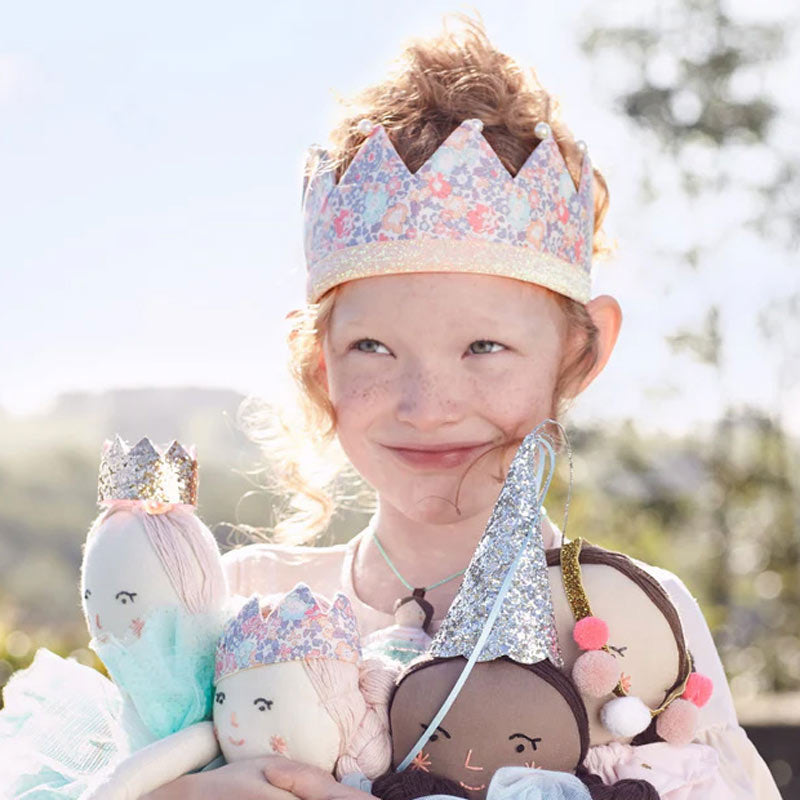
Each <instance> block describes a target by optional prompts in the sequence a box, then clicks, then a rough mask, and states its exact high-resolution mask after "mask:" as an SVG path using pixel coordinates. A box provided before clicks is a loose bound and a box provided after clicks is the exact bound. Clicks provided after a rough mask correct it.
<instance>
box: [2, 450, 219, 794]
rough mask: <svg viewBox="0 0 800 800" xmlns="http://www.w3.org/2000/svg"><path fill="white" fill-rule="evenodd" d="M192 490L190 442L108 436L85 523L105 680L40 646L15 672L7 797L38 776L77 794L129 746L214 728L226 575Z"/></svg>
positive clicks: (6, 716)
mask: <svg viewBox="0 0 800 800" xmlns="http://www.w3.org/2000/svg"><path fill="white" fill-rule="evenodd" d="M196 502H197V461H196V459H195V457H194V454H193V452H189V451H187V450H185V449H184V448H183V447H182V446H181V445H179V444H178V443H177V442H173V443H172V445H171V446H170V447H169V448H167V449H166V450H165V451H163V452H162V451H160V450H159V449H157V448H156V447H155V446H154V445H153V444H152V443H151V442H150V440H148V439H142V440H141V441H140V442H139V443H138V444H136V445H135V446H133V447H129V446H128V445H127V444H125V442H123V441H122V439H120V438H119V437H116V439H115V440H114V442H113V443H108V442H107V443H106V445H105V447H104V451H103V455H102V459H101V465H100V477H99V484H98V503H99V504H100V505H101V507H103V511H102V512H101V513H100V515H99V517H98V518H97V519H96V520H95V521H94V523H93V524H92V526H91V528H90V530H89V534H88V536H87V541H86V545H85V551H84V559H83V565H82V570H81V597H82V603H83V610H84V614H85V616H86V620H87V624H88V627H89V630H90V633H91V635H92V640H91V643H90V644H91V646H92V647H93V649H94V650H95V651H96V652H97V653H98V655H99V656H100V658H101V659H102V660H103V662H104V664H105V666H106V668H107V670H108V673H109V675H110V676H111V678H112V681H109V680H108V679H107V678H105V677H103V676H102V675H100V673H98V672H96V671H95V670H93V669H91V668H89V667H83V666H81V665H79V664H75V663H74V662H71V661H69V660H64V659H61V658H59V657H58V656H56V655H54V654H52V653H50V652H49V651H46V650H40V651H39V652H38V653H37V655H36V657H35V659H34V663H33V664H32V665H31V667H30V668H29V669H28V670H24V671H22V672H20V673H17V674H16V675H15V676H13V678H12V680H11V681H10V682H9V684H8V686H7V687H6V690H5V692H4V702H5V710H4V711H3V712H2V715H0V739H2V741H3V745H4V750H5V755H4V760H7V762H8V768H7V769H5V765H3V766H4V769H3V771H2V775H3V778H4V779H5V781H6V786H10V787H13V788H12V790H11V791H12V796H21V797H24V796H26V795H25V792H28V791H31V792H33V791H35V790H41V791H44V789H45V787H46V788H47V789H48V790H50V789H52V790H53V791H55V790H58V791H59V792H60V793H61V794H60V795H58V796H64V797H81V798H83V797H86V796H89V795H90V794H91V792H92V791H93V788H92V787H95V786H98V785H101V784H102V783H103V782H104V781H105V780H106V779H107V778H108V775H109V774H111V773H112V772H113V770H114V769H115V768H116V767H117V766H118V765H119V764H120V763H121V762H122V761H123V760H124V759H125V758H127V757H128V756H129V755H130V754H131V753H132V752H135V751H137V750H139V749H140V748H142V747H145V746H146V745H148V744H150V743H151V742H153V741H155V740H158V739H160V738H162V737H164V736H168V735H171V734H175V733H176V732H180V735H181V736H183V737H185V738H186V739H187V740H191V741H193V740H194V739H195V738H196V737H197V736H198V732H199V730H201V729H202V728H203V727H207V728H208V729H209V730H210V728H211V722H210V721H208V720H209V718H210V716H211V703H212V694H213V671H214V647H215V644H216V642H217V640H218V638H219V635H220V632H221V630H222V623H223V622H224V613H225V612H224V608H223V604H224V602H225V600H226V597H227V587H226V582H225V577H224V573H223V569H222V563H221V560H220V555H219V550H218V549H217V545H216V542H215V540H214V537H213V536H212V534H211V532H210V531H209V530H208V528H207V527H206V526H205V525H204V524H203V523H202V522H201V521H200V519H199V518H198V517H197V516H196V515H195V513H194V508H195V505H196ZM204 720H206V721H205V722H204ZM198 726H199V728H198ZM217 753H218V749H217V748H216V746H214V747H213V748H206V749H204V750H202V751H200V750H197V751H195V756H196V759H195V760H194V761H186V760H184V762H183V764H182V766H183V767H184V769H185V771H189V770H191V769H196V768H198V767H199V766H202V765H204V764H205V763H207V762H208V761H210V760H211V759H213V758H214V757H215V755H216V754H217Z"/></svg>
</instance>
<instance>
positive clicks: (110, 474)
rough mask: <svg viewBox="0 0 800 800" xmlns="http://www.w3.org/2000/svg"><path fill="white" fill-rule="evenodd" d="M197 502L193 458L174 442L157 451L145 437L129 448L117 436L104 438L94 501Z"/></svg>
mask: <svg viewBox="0 0 800 800" xmlns="http://www.w3.org/2000/svg"><path fill="white" fill-rule="evenodd" d="M115 500H130V501H142V502H145V503H148V504H162V503H174V504H183V505H190V506H195V505H197V458H196V456H195V450H194V447H190V448H189V449H188V450H186V449H184V447H183V446H182V445H181V444H179V443H178V442H177V441H174V442H172V444H171V445H170V446H169V447H168V448H167V449H166V450H165V451H164V452H161V451H160V450H159V449H158V448H157V447H156V446H155V445H154V444H153V443H152V442H151V441H150V439H148V438H147V437H144V438H143V439H141V440H140V441H138V442H137V443H136V444H135V445H133V447H131V446H130V445H128V444H127V443H126V442H125V441H124V440H123V439H122V438H121V437H120V436H116V437H114V440H113V441H106V443H105V445H104V446H103V454H102V457H101V459H100V475H99V478H98V481H97V502H98V504H100V505H108V504H109V503H112V502H114V501H115Z"/></svg>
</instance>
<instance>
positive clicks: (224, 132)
mask: <svg viewBox="0 0 800 800" xmlns="http://www.w3.org/2000/svg"><path fill="white" fill-rule="evenodd" d="M642 5H643V4H640V3H633V2H621V3H620V2H618V3H616V4H615V3H610V4H608V5H607V6H606V5H604V6H603V8H604V9H606V8H608V9H609V11H608V13H610V14H612V13H616V15H617V18H619V19H623V20H628V19H629V18H630V19H631V20H633V19H635V15H636V14H641V13H648V12H647V9H643V8H642ZM730 6H731V9H732V11H735V12H736V13H737V14H740V15H747V14H749V15H752V14H754V13H755V12H754V11H753V4H752V3H750V4H748V3H743V2H739V0H737V2H735V3H733V4H730ZM790 7H791V4H790V3H788V2H784V0H772V2H764V3H761V4H758V11H757V13H758V15H759V17H766V18H769V17H770V16H773V17H785V16H786V14H787V13H788V9H789V8H790ZM469 8H477V9H478V10H479V11H480V13H481V14H482V16H483V19H484V22H485V24H486V27H487V29H488V31H489V34H490V36H491V37H492V39H493V40H494V42H495V44H496V45H497V46H498V47H499V48H500V49H501V50H504V51H506V52H508V53H509V54H510V55H512V56H514V57H516V58H518V59H519V60H520V61H522V62H524V63H526V64H531V65H534V66H535V67H536V69H537V71H538V73H539V76H540V78H541V79H542V81H543V83H544V84H545V86H547V87H548V88H549V89H551V90H552V91H554V92H555V93H556V94H557V95H558V96H559V97H560V99H561V102H562V106H563V109H564V115H565V118H566V119H567V121H568V124H569V125H570V127H571V128H572V130H573V131H574V132H575V133H576V135H577V136H578V137H579V138H582V139H584V140H586V141H587V143H588V145H589V150H590V153H591V156H592V159H593V163H596V164H598V165H599V166H600V167H601V169H602V170H603V172H604V174H605V175H606V177H607V179H608V181H609V184H610V186H611V195H612V205H611V212H610V214H609V217H608V224H607V226H606V227H607V229H608V232H609V234H611V235H612V236H613V237H614V238H616V240H617V241H618V254H617V256H616V257H615V259H614V260H613V261H612V262H611V263H609V264H604V265H601V266H600V267H599V268H598V270H597V274H596V278H595V293H604V292H607V293H611V294H614V295H615V296H616V297H617V298H618V299H619V300H620V302H621V304H622V307H623V311H624V314H625V322H624V325H623V331H622V335H621V338H620V341H619V344H618V347H617V351H616V352H615V354H614V356H613V358H612V360H611V362H610V364H609V366H608V367H607V369H606V371H605V372H604V373H603V375H601V376H600V378H599V379H598V380H597V381H596V382H595V384H594V385H593V386H592V387H590V389H589V390H588V391H587V393H586V394H585V396H584V397H583V398H581V400H580V402H579V404H578V407H577V410H576V415H577V416H578V417H580V418H583V419H611V418H614V419H619V418H624V417H631V418H633V419H636V420H638V421H641V422H645V423H647V424H648V425H650V426H655V427H662V428H665V429H670V430H684V429H686V428H688V427H691V426H694V425H698V424H699V425H702V424H704V423H706V422H708V421H709V420H712V419H713V418H714V416H715V415H716V414H717V413H718V411H719V409H720V407H721V406H722V405H724V404H727V403H731V402H732V403H740V404H744V403H751V404H756V405H759V406H761V407H763V408H765V409H767V410H774V409H775V408H777V407H778V406H781V407H782V409H783V413H784V416H785V419H786V421H787V423H788V424H789V425H790V427H791V428H792V429H793V430H796V431H797V432H798V433H800V392H798V389H797V383H795V385H794V389H793V390H791V389H790V390H789V391H786V390H785V387H786V385H787V381H786V379H785V375H784V377H783V384H781V383H780V380H781V375H782V374H783V373H781V372H780V365H781V358H782V352H783V351H781V350H780V349H779V348H778V347H776V346H775V345H765V344H764V343H763V341H762V340H761V339H760V338H759V334H758V331H757V311H758V309H759V308H761V307H763V306H764V305H766V304H767V303H769V302H770V301H771V300H773V299H776V298H780V297H783V296H786V295H787V294H790V293H791V292H792V291H796V290H797V288H798V284H799V283H800V281H798V270H797V258H796V254H794V255H792V254H790V253H787V251H786V250H785V249H782V248H781V247H779V246H776V245H771V244H769V243H767V242H765V241H763V240H761V239H759V238H758V237H757V236H755V235H752V234H749V235H748V234H746V233H741V232H737V235H736V236H732V235H731V233H730V231H731V228H732V227H733V228H734V229H735V226H736V219H737V214H739V213H741V206H740V203H739V202H738V200H737V198H726V197H719V198H712V199H711V201H710V202H709V203H707V205H706V206H705V207H697V206H694V205H692V204H690V203H687V202H686V201H685V199H684V198H682V196H681V195H680V193H679V192H678V191H677V189H676V188H675V183H676V175H677V165H676V164H674V163H671V162H670V161H669V160H664V159H662V160H661V161H658V160H655V161H654V160H653V157H652V150H649V149H648V141H647V139H646V137H645V136H644V134H642V132H641V131H637V130H635V129H632V128H631V126H630V125H629V124H628V123H627V122H626V121H625V120H624V119H622V117H621V116H620V114H619V113H618V112H617V111H615V109H614V108H613V103H612V98H613V96H614V94H615V93H618V92H619V91H620V89H621V88H624V85H625V80H626V78H625V75H626V71H625V69H624V67H625V65H624V64H622V63H621V62H620V58H619V57H618V58H617V59H616V60H615V59H614V58H613V57H611V58H607V59H606V60H605V61H602V62H590V61H588V60H587V59H586V58H585V57H584V56H583V55H582V54H581V52H580V51H579V47H578V44H579V38H580V35H581V33H582V32H583V31H584V30H585V27H586V25H587V20H589V19H591V18H595V19H596V18H597V17H596V14H597V8H598V4H592V3H588V2H565V3H561V4H555V3H545V2H533V1H531V2H527V1H526V2H519V0H517V2H509V0H493V2H491V3H489V2H482V3H481V2H479V3H476V4H475V5H474V6H471V7H468V6H459V5H457V4H454V3H451V2H439V0H426V2H394V3H388V2H376V1H375V0H370V2H367V1H366V0H351V2H349V3H347V4H346V6H336V5H334V4H331V3H323V2H320V1H319V0H305V2H303V3H290V2H269V3H267V2H257V1H256V0H250V1H249V2H242V1H238V0H233V2H230V3H226V4H224V6H223V4H219V3H209V2H186V1H185V0H174V1H173V2H170V3H155V2H149V1H145V2H139V3H136V4H109V3H104V2H83V1H82V0H76V2H73V3H69V4H63V3H56V2H39V1H38V0H31V1H30V2H26V3H11V2H5V0H0V303H2V306H0V308H1V309H2V313H1V314H0V341H2V343H3V344H2V345H0V409H3V410H5V411H9V412H11V413H15V414H26V413H31V412H36V411H39V410H43V409H46V408H47V406H48V404H49V403H51V402H52V401H53V399H54V398H55V397H56V396H57V395H58V394H59V393H61V392H65V391H102V390H105V389H110V388H120V387H142V386H183V385H192V386H207V387H225V388H232V389H236V390H239V391H241V392H244V393H259V394H264V395H266V396H268V397H269V396H270V395H271V393H272V391H273V389H274V387H275V386H276V385H278V384H279V383H280V382H282V381H283V379H284V373H285V348H284V345H283V339H284V331H285V327H284V325H285V323H284V317H285V314H286V312H287V311H288V310H290V309H291V308H294V307H297V306H298V305H299V304H301V303H302V301H303V289H304V280H305V279H304V266H303V258H302V248H301V220H300V214H299V206H300V186H301V181H300V171H301V165H302V161H303V155H304V151H305V148H306V146H307V145H308V144H311V143H313V142H324V140H325V138H326V136H327V131H328V129H329V128H330V126H331V124H332V123H333V122H334V120H335V116H336V112H337V104H336V93H337V92H338V93H339V94H341V95H344V96H346V95H348V94H350V93H352V92H354V91H356V90H358V89H359V88H361V87H363V86H365V85H366V84H368V83H369V82H370V81H372V80H377V79H380V78H381V77H382V75H383V74H384V72H385V70H386V68H387V66H388V64H389V62H390V60H391V59H392V58H393V57H395V56H396V55H397V54H399V52H400V50H401V47H402V44H403V42H404V41H405V40H407V39H408V38H409V37H410V36H416V35H425V34H432V33H435V32H436V31H437V30H438V28H439V24H440V20H441V17H442V14H444V13H446V12H449V11H457V10H469ZM343 9H344V10H343ZM613 9H616V11H613ZM604 13H606V11H605V10H604ZM593 15H594V16H593ZM793 42H794V43H795V44H797V42H798V38H797V36H794V39H793ZM798 73H800V60H799V59H798V48H797V47H794V48H790V50H789V54H788V56H787V60H786V62H785V64H784V65H783V67H782V68H781V69H780V70H778V71H776V72H775V74H774V75H772V76H771V77H770V81H771V83H770V86H769V89H770V91H771V92H773V93H774V94H776V95H779V96H781V101H782V102H783V103H785V104H787V106H791V108H790V111H791V113H790V114H789V115H788V116H787V118H786V120H785V121H784V123H783V129H782V130H783V133H782V135H783V136H784V137H785V138H786V140H787V141H789V140H792V139H793V140H794V141H796V140H797V132H798V113H800V99H798V98H797V97H796V96H795V95H796V88H795V87H794V86H793V85H792V84H791V81H790V76H791V75H797V74H798ZM792 103H793V105H792ZM767 167H768V165H767ZM767 167H765V166H764V165H763V164H760V163H758V162H756V163H755V165H754V166H752V168H753V169H762V168H767ZM643 171H648V172H649V173H650V174H651V178H652V179H653V181H654V182H655V184H656V186H657V187H658V191H659V200H658V201H657V203H658V207H657V213H654V212H653V210H652V209H651V210H650V211H649V212H648V213H645V212H644V211H643V210H642V207H641V201H640V199H639V195H638V186H639V180H640V178H641V175H642V172H643ZM694 236H699V237H700V238H701V239H702V240H704V241H707V242H709V243H712V247H713V250H714V258H712V259H711V262H710V263H709V265H708V267H707V268H704V269H702V270H696V271H693V270H691V269H689V268H687V267H686V266H685V265H681V264H676V263H674V257H672V259H673V260H672V262H671V261H670V257H666V258H665V257H664V255H663V252H662V251H663V250H664V249H666V248H668V247H669V246H670V245H674V243H675V242H676V241H678V242H680V241H681V240H687V241H688V240H692V237H694ZM710 302H718V303H719V304H720V305H721V308H722V324H723V330H724V333H725V336H726V351H725V364H724V370H723V371H722V372H721V373H715V372H714V371H713V370H709V369H708V368H707V367H702V366H700V365H697V364H694V363H693V362H692V361H691V359H689V358H688V357H686V356H683V357H676V356H674V355H672V354H671V353H670V351H669V348H668V346H667V344H666V343H665V340H664V337H665V336H666V335H668V334H670V333H674V332H675V330H677V329H679V328H680V327H682V326H686V325H694V324H696V323H697V322H698V321H700V320H701V319H702V317H703V315H704V313H705V311H706V309H707V307H708V305H709V303H710ZM779 385H783V386H784V391H783V392H782V393H781V392H779V391H778V387H779ZM793 392H794V393H793Z"/></svg>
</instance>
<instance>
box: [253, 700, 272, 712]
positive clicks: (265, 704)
mask: <svg viewBox="0 0 800 800" xmlns="http://www.w3.org/2000/svg"><path fill="white" fill-rule="evenodd" d="M253 705H254V706H256V707H257V708H258V710H259V711H271V710H272V700H265V699H264V698H263V697H257V698H256V699H255V700H253Z"/></svg>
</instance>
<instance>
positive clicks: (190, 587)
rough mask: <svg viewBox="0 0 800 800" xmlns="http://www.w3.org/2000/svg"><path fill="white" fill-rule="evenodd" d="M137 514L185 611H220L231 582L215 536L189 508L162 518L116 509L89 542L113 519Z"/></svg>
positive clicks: (174, 510)
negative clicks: (117, 516)
mask: <svg viewBox="0 0 800 800" xmlns="http://www.w3.org/2000/svg"><path fill="white" fill-rule="evenodd" d="M122 513H128V514H133V515H134V516H135V517H136V518H137V519H138V520H139V521H140V522H141V523H142V527H143V528H144V531H145V534H146V536H147V540H148V541H149V542H150V545H151V546H152V548H153V550H154V551H155V554H156V556H157V557H158V560H159V561H160V562H161V565H162V566H163V567H164V571H165V572H166V574H167V578H168V579H169V582H170V584H171V585H172V588H173V589H174V590H175V593H176V594H177V595H178V597H179V598H180V601H181V603H182V604H183V606H184V608H185V609H186V610H187V611H188V612H189V613H191V614H198V613H201V612H204V611H210V610H212V609H215V608H219V607H220V605H221V604H222V602H223V601H224V599H225V597H226V596H227V594H228V586H227V581H226V579H225V573H224V572H223V568H222V562H221V560H220V555H219V548H218V546H217V542H216V540H215V539H214V535H213V534H212V533H211V531H210V530H209V529H208V528H207V527H206V525H205V524H204V523H203V522H202V520H201V519H200V518H199V517H198V516H197V515H196V514H195V513H194V511H193V510H192V509H191V508H189V507H183V506H176V507H174V508H172V509H171V510H169V511H165V512H164V513H162V514H148V513H147V512H146V511H145V510H144V509H143V508H141V507H140V506H135V505H134V506H131V505H124V506H123V505H114V504H112V505H111V506H110V507H109V508H108V509H107V510H105V511H103V512H102V513H101V514H100V515H99V516H98V517H97V519H95V521H94V522H93V523H92V526H91V528H90V529H89V534H88V536H87V539H88V538H91V537H92V536H94V535H95V534H96V533H97V531H98V530H99V529H100V527H101V526H102V525H103V523H104V522H106V521H107V520H108V519H110V518H111V517H113V516H115V515H117V514H122Z"/></svg>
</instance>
